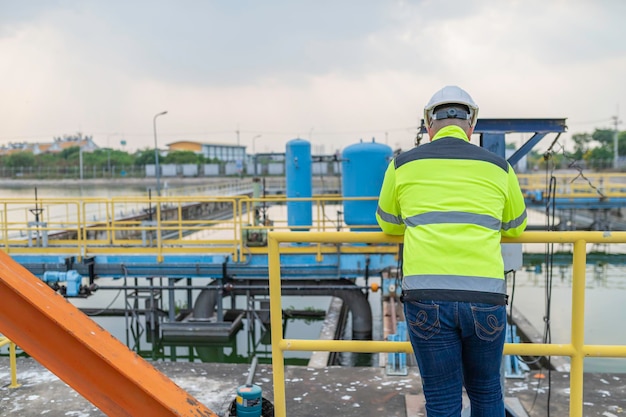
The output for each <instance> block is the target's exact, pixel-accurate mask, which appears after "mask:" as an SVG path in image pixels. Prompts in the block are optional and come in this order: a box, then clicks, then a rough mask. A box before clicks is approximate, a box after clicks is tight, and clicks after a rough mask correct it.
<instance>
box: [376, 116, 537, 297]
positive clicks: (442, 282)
mask: <svg viewBox="0 0 626 417" xmlns="http://www.w3.org/2000/svg"><path fill="white" fill-rule="evenodd" d="M376 219H377V221H378V224H379V225H380V227H381V228H382V230H383V231H384V232H385V233H387V234H391V235H402V234H404V251H403V268H402V271H403V276H404V277H403V282H402V288H403V290H404V291H409V292H410V293H411V294H412V296H411V298H414V299H422V300H439V301H467V302H488V303H493V304H503V303H505V302H506V282H505V280H504V272H505V271H504V262H503V260H502V254H501V248H500V238H501V236H502V235H503V236H508V237H515V236H519V235H520V234H521V233H522V232H523V231H524V229H525V228H526V220H527V219H526V206H525V203H524V197H523V195H522V192H521V190H520V186H519V182H518V179H517V176H516V175H515V172H514V171H513V168H512V167H511V165H510V164H509V163H508V162H507V161H506V160H505V159H503V158H501V157H499V156H498V155H496V154H494V153H492V152H490V151H488V150H486V149H483V148H481V147H479V146H476V145H472V144H471V143H470V142H469V140H468V138H467V136H466V134H465V132H463V130H462V129H461V128H459V127H457V126H447V127H444V128H443V129H441V130H440V131H439V132H438V133H437V135H435V137H433V139H432V141H431V142H430V143H427V144H424V145H421V146H419V147H416V148H413V149H411V150H409V151H407V152H404V153H402V154H400V155H398V156H397V157H396V158H394V160H392V161H391V163H390V164H389V167H388V168H387V171H386V172H385V179H384V181H383V185H382V188H381V191H380V198H379V201H378V209H377V212H376Z"/></svg>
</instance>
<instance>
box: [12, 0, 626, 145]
mask: <svg viewBox="0 0 626 417" xmlns="http://www.w3.org/2000/svg"><path fill="white" fill-rule="evenodd" d="M624 16H626V2H623V1H620V0H600V1H583V0H578V1H576V0H570V1H565V0H550V1H539V0H525V1H516V0H507V1H488V0H474V1H459V0H452V1H447V2H445V3H444V2H440V1H434V0H433V1H431V0H423V1H396V2H373V1H372V2H370V1H365V2H363V1H361V2H359V1H346V2H336V1H318V2H306V3H303V2H291V1H272V2H262V3H260V2H253V1H243V2H219V1H199V0H197V1H192V0H189V1H185V2H174V1H166V0H158V1H150V2H148V1H134V2H122V1H110V2H101V1H96V0H86V1H78V0H76V1H72V0H65V1H62V0H59V1H39V2H38V1H29V2H14V1H9V0H0V56H2V57H3V59H2V60H0V96H1V97H2V100H0V143H7V142H16V141H30V142H32V141H46V140H51V138H52V137H53V136H61V135H63V134H71V133H75V132H77V131H81V132H83V133H84V134H88V135H93V136H94V139H95V140H96V142H97V143H98V144H100V145H101V146H107V145H110V146H114V147H117V146H118V145H117V144H118V143H119V140H121V139H122V138H123V139H125V140H126V141H127V143H128V146H127V149H129V150H134V149H142V148H147V147H152V146H153V131H152V118H153V116H154V114H156V113H158V112H160V111H163V110H168V115H166V116H164V117H162V118H159V121H158V127H159V142H160V143H161V144H165V143H168V142H172V141H175V140H179V139H192V140H198V141H207V142H209V141H216V142H221V143H236V141H237V137H238V136H237V133H236V131H239V141H240V143H241V144H244V145H248V146H251V143H252V138H253V137H254V136H257V135H262V136H261V137H260V138H259V139H258V140H257V143H256V147H257V150H263V151H265V150H267V151H269V150H274V151H283V150H284V144H285V142H286V141H288V140H290V139H293V138H294V137H296V136H300V137H303V138H305V139H310V140H311V142H312V145H313V146H316V147H317V148H316V149H322V148H323V149H324V151H325V152H333V151H335V150H336V149H341V148H343V147H345V146H348V145H350V144H352V143H355V142H357V141H358V140H360V139H363V140H371V138H372V137H376V140H377V141H379V142H387V143H389V145H391V146H393V147H398V146H399V147H402V148H405V149H406V148H408V147H410V146H411V145H412V143H413V138H414V136H415V129H416V128H417V125H418V123H419V119H420V118H421V109H422V107H423V105H424V104H425V103H426V101H427V100H428V98H429V97H430V95H431V94H432V93H433V92H434V91H436V90H437V89H439V88H440V87H442V86H443V85H446V84H458V85H460V86H462V87H463V88H465V89H466V90H468V91H469V92H470V93H471V94H472V95H473V96H474V99H475V100H476V101H477V102H478V103H479V105H480V107H481V113H480V115H481V116H482V117H514V118H519V117H537V118H561V117H566V118H568V126H569V132H570V133H577V132H585V131H592V130H593V129H594V128H595V127H609V126H610V123H611V117H612V116H615V115H618V116H619V117H620V119H623V117H622V116H621V114H622V113H623V110H622V108H623V107H625V106H626V103H624V97H625V96H626V83H624V82H623V78H624V74H626V46H625V45H626V43H625V42H624V41H623V39H624V38H625V35H626V25H623V24H622V22H621V20H623V17H624ZM566 137H567V135H566V136H565V138H566Z"/></svg>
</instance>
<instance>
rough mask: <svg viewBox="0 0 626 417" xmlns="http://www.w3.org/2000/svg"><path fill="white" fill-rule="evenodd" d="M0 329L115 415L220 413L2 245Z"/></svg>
mask: <svg viewBox="0 0 626 417" xmlns="http://www.w3.org/2000/svg"><path fill="white" fill-rule="evenodd" d="M0 300H1V301H0V333H2V334H4V335H5V336H7V337H8V338H9V339H11V340H12V341H13V342H15V343H16V344H17V345H18V346H20V347H21V348H22V349H24V351H26V352H27V353H28V354H29V355H31V356H32V357H33V358H35V359H36V360H37V361H39V362H40V363H41V364H42V365H44V366H46V367H47V368H48V369H49V370H50V371H51V372H53V373H54V374H55V375H57V376H58V377H59V378H61V379H62V380H63V381H65V382H66V383H67V384H68V385H70V386H71V387H72V388H74V389H75V390H76V391H77V392H79V393H80V394H81V395H82V396H83V397H85V398H86V399H87V400H89V401H91V402H92V403H93V404H94V405H95V406H97V407H98V408H99V409H100V410H101V411H102V412H104V413H105V414H106V415H108V416H111V417H131V416H132V417H145V416H150V417H161V416H162V417H171V416H179V417H217V414H215V413H213V412H212V411H211V410H209V409H208V408H206V407H205V406H204V405H203V404H201V403H200V402H198V400H196V399H195V398H193V397H192V396H191V395H189V394H188V393H187V392H185V391H184V390H182V389H181V388H180V387H179V386H178V385H176V384H175V383H174V382H172V380H170V379H169V378H167V377H166V376H165V375H163V374H162V373H160V372H159V371H157V370H156V369H155V368H154V367H153V366H152V365H150V364H149V363H148V362H147V361H146V360H144V359H143V358H141V357H140V356H138V355H137V354H135V353H134V352H132V351H131V350H130V349H128V347H126V346H125V345H124V344H122V343H121V342H120V341H119V340H117V339H116V338H115V337H113V336H112V335H111V334H110V333H108V332H107V331H106V330H104V329H103V328H101V327H100V326H98V325H97V324H96V323H95V322H94V321H93V320H91V319H90V318H89V317H87V316H86V315H85V314H83V313H82V312H81V311H80V310H78V309H77V308H76V307H74V306H73V305H72V304H71V303H69V302H68V301H67V300H66V299H65V298H63V297H62V296H60V295H58V294H56V293H55V292H54V291H53V290H52V289H51V288H49V287H48V286H47V285H46V284H45V283H43V282H42V281H41V280H40V279H38V278H37V277H35V276H34V275H32V274H31V273H30V272H29V271H28V270H27V269H25V268H24V267H22V266H21V265H19V264H18V263H16V262H15V261H13V259H11V257H9V256H8V255H7V254H5V253H4V252H1V251H0Z"/></svg>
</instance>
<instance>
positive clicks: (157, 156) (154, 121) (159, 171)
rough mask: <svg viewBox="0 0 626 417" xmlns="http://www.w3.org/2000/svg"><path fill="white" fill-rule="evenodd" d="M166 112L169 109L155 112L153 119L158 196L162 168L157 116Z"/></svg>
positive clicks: (158, 193) (159, 193) (159, 194)
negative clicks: (160, 167)
mask: <svg viewBox="0 0 626 417" xmlns="http://www.w3.org/2000/svg"><path fill="white" fill-rule="evenodd" d="M164 114H167V110H166V111H162V112H161V113H157V114H155V115H154V118H153V119H152V127H153V129H154V164H155V165H154V169H155V175H156V182H157V185H156V191H157V196H158V197H161V170H160V169H159V145H158V144H157V131H156V119H157V117H159V116H163V115H164Z"/></svg>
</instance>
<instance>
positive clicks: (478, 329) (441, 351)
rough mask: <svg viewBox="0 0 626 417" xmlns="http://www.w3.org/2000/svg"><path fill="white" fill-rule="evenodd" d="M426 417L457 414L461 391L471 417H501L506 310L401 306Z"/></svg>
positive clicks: (455, 416) (421, 304)
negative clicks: (469, 409) (468, 401)
mask: <svg viewBox="0 0 626 417" xmlns="http://www.w3.org/2000/svg"><path fill="white" fill-rule="evenodd" d="M404 313H405V316H406V321H407V325H408V328H409V337H410V340H411V345H412V346H413V350H414V351H415V357H416V359H417V364H418V366H419V369H420V374H421V377H422V387H423V389H424V396H425V397H426V413H427V416H428V417H458V416H460V415H461V408H462V394H463V391H462V390H463V386H465V391H466V392H467V396H468V397H469V399H470V403H471V411H472V417H504V415H505V414H504V399H503V395H502V388H501V385H500V384H501V382H500V365H501V363H502V350H503V348H504V338H505V334H506V332H505V327H506V306H500V305H491V304H479V303H465V302H452V301H410V300H405V301H404Z"/></svg>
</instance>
